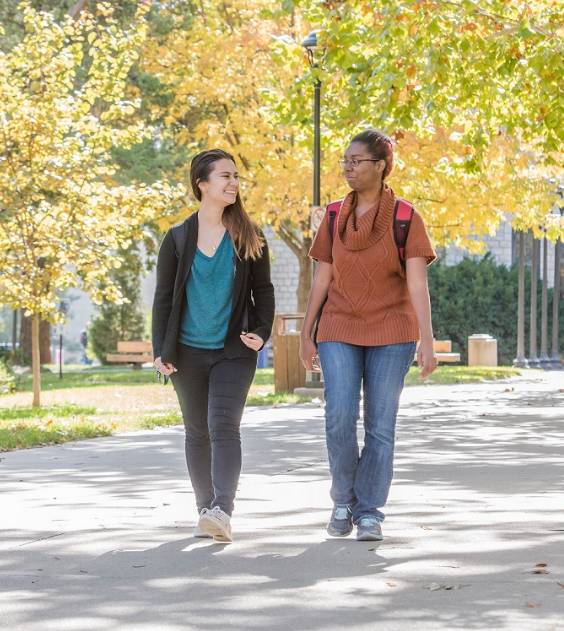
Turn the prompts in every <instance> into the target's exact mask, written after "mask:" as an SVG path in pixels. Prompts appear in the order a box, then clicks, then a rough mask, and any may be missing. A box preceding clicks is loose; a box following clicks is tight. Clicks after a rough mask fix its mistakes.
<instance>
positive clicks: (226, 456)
mask: <svg viewBox="0 0 564 631" xmlns="http://www.w3.org/2000/svg"><path fill="white" fill-rule="evenodd" d="M256 365H257V362H256V359H254V358H248V357H243V358H234V359H229V358H227V357H226V356H225V353H224V351H223V349H219V350H208V349H202V348H193V347H191V346H186V345H184V344H179V345H178V359H177V363H176V368H177V369H178V372H176V373H174V375H173V376H172V383H173V385H174V389H175V390H176V394H177V396H178V401H179V403H180V409H181V410H182V418H183V420H184V427H185V429H186V443H185V448H186V463H187V464H188V472H189V474H190V480H191V482H192V487H193V489H194V494H195V495H196V505H197V507H198V512H199V511H201V510H202V508H211V507H213V506H219V507H220V508H221V510H223V511H225V512H226V513H227V514H228V515H231V513H232V512H233V502H234V500H235V493H236V491H237V484H238V482H239V475H240V473H241V434H240V432H239V426H240V424H241V417H242V415H243V408H244V407H245V401H246V399H247V394H248V392H249V388H250V387H251V383H252V381H253V378H254V375H255V370H256Z"/></svg>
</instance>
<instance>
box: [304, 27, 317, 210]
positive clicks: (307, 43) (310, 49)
mask: <svg viewBox="0 0 564 631" xmlns="http://www.w3.org/2000/svg"><path fill="white" fill-rule="evenodd" d="M317 33H318V31H312V32H311V33H310V34H309V35H308V36H307V37H306V38H305V39H304V41H303V42H302V46H303V47H304V48H305V49H306V51H307V58H308V61H309V65H310V67H311V68H317V67H318V65H319V64H318V61H317V60H316V58H315V49H316V48H317ZM320 205H321V81H320V79H319V78H318V77H316V78H315V84H314V92H313V206H314V208H318V207H319V206H320Z"/></svg>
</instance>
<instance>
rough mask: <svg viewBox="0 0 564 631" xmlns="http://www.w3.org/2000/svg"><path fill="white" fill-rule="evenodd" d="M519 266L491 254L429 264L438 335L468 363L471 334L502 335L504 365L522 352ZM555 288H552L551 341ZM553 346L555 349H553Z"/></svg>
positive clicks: (563, 334) (563, 318)
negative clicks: (498, 261)
mask: <svg viewBox="0 0 564 631" xmlns="http://www.w3.org/2000/svg"><path fill="white" fill-rule="evenodd" d="M530 281H531V279H530V270H527V271H526V277H525V298H526V303H525V313H526V320H525V331H526V337H525V340H526V349H527V351H528V340H529V314H530V307H529V304H530V303H529V296H530ZM517 282H518V270H517V267H516V266H515V267H512V268H511V269H508V268H507V267H505V266H504V265H497V264H496V263H495V261H494V260H493V259H492V257H491V255H490V254H486V256H484V258H482V259H480V260H474V259H470V258H467V259H464V260H463V261H461V262H460V263H459V264H458V265H453V266H450V267H448V266H446V265H444V264H443V263H442V262H438V263H436V264H434V265H432V266H431V267H430V268H429V291H430V294H431V305H432V310H433V328H434V332H435V338H436V339H450V340H452V342H453V350H456V351H459V352H460V353H461V359H462V361H463V362H464V363H466V362H467V357H468V355H467V353H468V348H467V345H468V337H469V336H470V335H472V334H474V333H489V334H490V335H492V336H493V337H495V338H496V339H497V348H498V357H499V363H500V364H506V365H508V364H511V363H512V362H513V359H514V357H515V355H516V352H517ZM552 293H553V291H552V290H549V295H548V305H549V331H548V336H549V344H550V339H551V338H550V336H551V328H550V327H551V326H552V322H551V315H552ZM537 302H538V317H537V321H538V327H539V331H538V348H539V352H540V315H541V283H540V281H539V287H538V300H537ZM559 332H560V347H562V343H563V341H564V314H562V313H561V314H560V329H559ZM550 352H551V351H550V348H549V354H550Z"/></svg>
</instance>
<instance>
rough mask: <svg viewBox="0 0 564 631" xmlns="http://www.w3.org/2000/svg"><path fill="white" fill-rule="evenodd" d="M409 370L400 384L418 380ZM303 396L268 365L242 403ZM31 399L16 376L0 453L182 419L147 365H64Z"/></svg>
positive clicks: (498, 375)
mask: <svg viewBox="0 0 564 631" xmlns="http://www.w3.org/2000/svg"><path fill="white" fill-rule="evenodd" d="M418 374H419V373H418V370H417V368H415V367H413V368H411V370H410V371H409V374H408V376H407V380H406V384H407V385H408V386H409V385H416V384H421V383H422V382H421V381H420V379H419V378H418ZM519 374H520V371H519V370H516V369H514V368H509V367H499V368H469V367H467V366H440V367H439V368H437V370H436V371H435V372H434V373H433V374H432V375H431V377H430V378H428V379H427V380H426V381H425V384H456V383H472V382H480V381H486V380H494V379H505V378H508V377H512V376H515V375H519ZM310 400H311V399H309V398H307V397H298V396H296V395H294V394H290V393H278V394H275V393H274V371H273V369H272V368H261V369H258V370H257V373H256V376H255V380H254V382H253V385H252V386H251V390H250V392H249V397H248V399H247V405H248V406H257V405H260V406H273V405H284V404H286V405H288V404H293V403H303V402H307V401H310ZM30 402H31V377H30V376H29V375H26V376H24V377H21V378H20V380H19V384H18V392H16V393H14V394H7V395H3V396H0V451H7V450H11V449H18V448H22V447H35V446H40V445H47V444H53V443H63V442H67V441H69V440H79V439H82V438H92V437H94V436H107V435H110V434H112V433H113V432H115V431H127V430H135V429H150V428H153V427H159V426H164V425H178V424H181V423H182V418H181V416H180V412H179V409H178V402H177V399H176V395H175V393H174V389H173V388H172V385H171V384H170V383H169V384H168V385H166V386H164V385H161V384H158V383H157V382H156V379H155V371H154V370H152V369H142V370H132V369H131V368H116V367H103V368H100V367H98V368H90V367H82V366H80V367H78V366H77V367H73V368H72V369H71V368H70V367H68V368H67V369H66V372H65V374H64V376H63V379H59V376H58V373H57V371H56V368H55V367H53V372H50V371H46V372H44V373H42V405H43V407H42V408H39V409H34V408H32V407H31V406H30Z"/></svg>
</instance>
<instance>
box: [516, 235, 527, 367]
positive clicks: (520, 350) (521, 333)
mask: <svg viewBox="0 0 564 631" xmlns="http://www.w3.org/2000/svg"><path fill="white" fill-rule="evenodd" d="M518 239H519V283H518V293H517V357H515V359H514V360H513V365H514V366H515V367H517V368H527V367H528V365H529V363H528V362H527V359H526V357H525V233H524V232H523V231H521V232H519V237H518Z"/></svg>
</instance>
